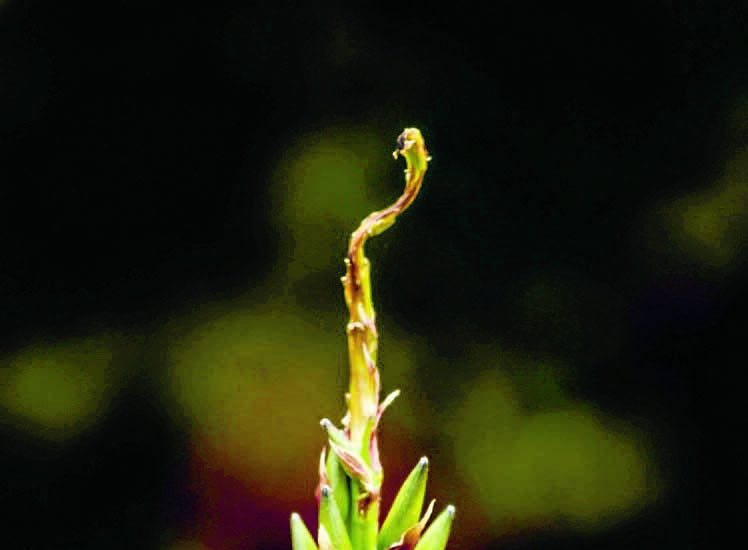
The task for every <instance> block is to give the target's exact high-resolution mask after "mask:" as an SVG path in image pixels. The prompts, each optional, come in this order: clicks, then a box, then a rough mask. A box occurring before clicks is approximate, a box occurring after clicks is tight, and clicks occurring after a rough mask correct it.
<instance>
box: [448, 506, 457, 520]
mask: <svg viewBox="0 0 748 550" xmlns="http://www.w3.org/2000/svg"><path fill="white" fill-rule="evenodd" d="M455 511H456V510H455V507H454V506H452V505H451V504H450V505H449V506H447V514H448V515H449V517H451V518H452V517H454V515H455Z"/></svg>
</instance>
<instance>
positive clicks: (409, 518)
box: [377, 457, 429, 550]
mask: <svg viewBox="0 0 748 550" xmlns="http://www.w3.org/2000/svg"><path fill="white" fill-rule="evenodd" d="M428 471H429V461H428V459H427V458H426V457H423V458H421V460H419V461H418V464H416V467H415V468H413V470H412V471H411V472H410V474H409V475H408V477H407V478H406V479H405V481H404V482H403V484H402V486H401V487H400V490H399V491H398V493H397V496H396V497H395V501H394V502H393V503H392V507H391V508H390V511H389V513H388V514H387V518H386V519H385V520H384V523H383V524H382V529H381V530H380V532H379V538H378V539H377V549H378V550H386V549H387V548H389V547H390V546H391V545H392V544H394V543H395V542H397V541H398V540H400V539H401V538H402V536H403V534H404V533H405V531H406V530H408V529H409V528H410V527H412V526H414V525H415V524H417V523H418V518H419V517H420V516H421V508H422V507H423V497H424V495H425V494H426V480H427V478H428Z"/></svg>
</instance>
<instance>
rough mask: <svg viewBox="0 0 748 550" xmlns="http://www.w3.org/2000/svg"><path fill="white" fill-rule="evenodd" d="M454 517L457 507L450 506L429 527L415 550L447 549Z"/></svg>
mask: <svg viewBox="0 0 748 550" xmlns="http://www.w3.org/2000/svg"><path fill="white" fill-rule="evenodd" d="M454 517H455V507H454V506H452V505H451V504H450V505H449V506H447V507H446V508H445V509H444V511H443V512H442V513H441V514H439V515H438V516H437V518H436V519H435V520H434V522H433V523H432V524H431V525H429V528H428V529H426V532H425V533H424V534H423V536H422V537H421V540H419V541H418V544H416V547H415V550H444V549H445V548H446V547H447V539H448V538H449V531H450V529H451V528H452V518H454Z"/></svg>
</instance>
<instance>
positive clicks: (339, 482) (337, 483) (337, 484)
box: [325, 452, 351, 521]
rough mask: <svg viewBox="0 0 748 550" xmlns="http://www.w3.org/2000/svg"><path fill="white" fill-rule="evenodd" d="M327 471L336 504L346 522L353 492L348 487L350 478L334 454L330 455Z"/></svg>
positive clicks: (326, 466) (328, 456)
mask: <svg viewBox="0 0 748 550" xmlns="http://www.w3.org/2000/svg"><path fill="white" fill-rule="evenodd" d="M325 470H326V471H327V479H328V482H329V484H330V487H331V488H332V494H333V496H334V497H335V503H336V504H337V505H338V510H339V511H340V517H342V518H343V521H346V519H347V518H348V510H349V509H350V502H351V490H350V487H349V485H348V476H347V475H345V470H343V466H342V464H340V460H339V459H338V457H337V455H336V454H335V453H334V452H331V453H328V455H327V464H326V465H325Z"/></svg>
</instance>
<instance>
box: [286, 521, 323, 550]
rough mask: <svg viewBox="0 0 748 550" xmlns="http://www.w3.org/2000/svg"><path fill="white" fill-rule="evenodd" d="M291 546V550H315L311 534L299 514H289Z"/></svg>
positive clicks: (315, 546)
mask: <svg viewBox="0 0 748 550" xmlns="http://www.w3.org/2000/svg"><path fill="white" fill-rule="evenodd" d="M291 545H292V546H293V550H317V545H316V544H315V543H314V539H313V538H312V535H311V533H310V532H309V530H308V529H307V528H306V525H304V520H303V519H301V517H300V516H299V514H296V513H294V514H291Z"/></svg>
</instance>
